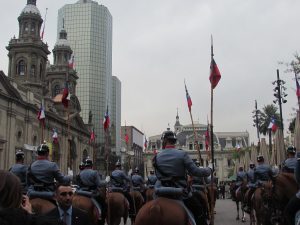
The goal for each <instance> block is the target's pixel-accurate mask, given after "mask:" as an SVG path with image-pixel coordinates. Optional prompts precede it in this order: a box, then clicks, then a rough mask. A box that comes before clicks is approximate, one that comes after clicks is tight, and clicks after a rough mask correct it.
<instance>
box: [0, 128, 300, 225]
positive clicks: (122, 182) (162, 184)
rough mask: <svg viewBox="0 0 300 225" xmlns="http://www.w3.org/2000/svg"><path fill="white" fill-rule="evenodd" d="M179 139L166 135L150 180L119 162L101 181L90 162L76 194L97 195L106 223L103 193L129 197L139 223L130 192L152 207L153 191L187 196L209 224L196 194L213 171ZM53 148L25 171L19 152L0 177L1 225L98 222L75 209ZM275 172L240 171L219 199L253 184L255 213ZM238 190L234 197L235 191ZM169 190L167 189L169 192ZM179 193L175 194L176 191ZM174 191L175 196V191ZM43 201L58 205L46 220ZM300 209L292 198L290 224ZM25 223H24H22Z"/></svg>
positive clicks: (298, 161) (297, 167)
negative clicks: (39, 208) (38, 205)
mask: <svg viewBox="0 0 300 225" xmlns="http://www.w3.org/2000/svg"><path fill="white" fill-rule="evenodd" d="M176 141H177V138H176V134H175V133H174V132H172V131H170V130H168V131H165V132H164V133H163V135H162V149H163V151H161V152H160V153H159V154H157V155H155V156H154V158H153V167H154V170H151V171H150V174H149V176H148V177H147V179H146V180H144V178H143V177H142V176H141V175H140V173H139V170H138V168H136V169H134V171H133V173H132V174H131V176H128V175H126V173H125V172H124V171H123V170H122V165H121V163H120V162H119V161H118V162H117V163H116V164H115V170H114V171H112V173H111V176H110V181H109V182H107V180H101V179H100V176H99V173H98V172H97V171H95V170H93V161H92V160H91V159H90V158H87V159H85V161H84V162H82V163H81V164H80V165H79V169H80V173H79V174H78V175H77V176H76V179H75V183H76V184H77V185H78V190H77V193H76V194H80V193H83V194H85V195H86V193H92V194H91V198H94V199H95V201H96V202H97V204H96V206H97V207H98V208H99V210H100V211H101V213H102V219H103V218H105V217H106V214H107V205H106V202H105V195H104V196H103V195H101V194H100V189H101V188H105V189H107V190H108V191H111V192H114V191H118V192H121V193H123V195H124V196H125V197H126V199H127V200H128V202H129V217H131V218H132V217H134V216H135V215H136V212H135V211H134V203H133V199H132V197H131V195H130V194H129V192H130V191H131V190H132V189H135V190H138V191H139V192H140V193H141V194H142V196H143V198H144V201H146V196H145V191H146V187H147V188H155V190H159V189H160V190H163V191H161V192H156V196H170V195H171V194H170V193H166V191H169V192H170V190H172V189H167V188H166V187H168V188H170V187H172V188H175V189H176V190H177V189H180V190H182V195H181V196H180V199H181V200H182V201H183V202H184V204H185V206H186V207H187V208H188V209H189V210H190V211H191V212H192V213H193V215H194V219H195V222H196V224H197V225H200V224H201V225H202V224H206V222H207V218H204V217H203V211H201V210H200V209H201V208H203V201H202V200H201V199H199V198H198V197H196V195H195V194H193V190H194V191H195V190H197V188H200V189H203V185H204V186H205V185H206V184H208V183H210V181H209V177H210V176H211V175H212V172H213V171H212V169H211V168H209V167H207V168H203V167H200V164H199V162H194V161H193V160H192V159H191V158H190V157H189V155H188V153H187V152H185V151H182V150H179V149H177V148H176V147H175V144H176ZM287 153H288V158H287V159H286V160H285V161H284V162H283V164H282V166H281V171H282V172H288V173H294V172H295V174H296V179H297V182H298V183H300V155H299V154H297V157H295V155H296V149H295V148H294V147H289V148H288V149H287ZM48 156H49V147H48V146H47V145H46V144H42V145H40V146H39V147H38V149H37V160H36V161H35V162H33V163H32V164H31V165H29V166H27V165H24V153H23V152H22V151H21V150H19V151H17V152H16V164H15V165H13V166H12V167H11V168H10V169H9V171H4V170H1V171H0V224H3V225H14V224H20V223H22V224H25V225H26V224H49V225H51V224H65V225H72V224H78V225H79V224H83V223H84V224H86V225H92V224H93V222H92V221H91V219H90V218H89V217H88V215H87V213H86V212H83V211H82V210H80V209H77V208H76V207H73V206H72V203H73V196H74V191H73V188H72V186H71V182H72V179H71V177H69V176H64V175H63V174H62V173H61V172H60V170H59V167H58V165H57V164H56V163H55V162H51V161H49V160H48ZM273 175H274V171H273V170H272V168H271V167H270V166H269V165H267V164H266V163H265V162H264V158H263V156H258V157H257V164H256V165H255V164H254V163H251V164H250V166H249V169H248V171H244V168H243V167H240V168H239V171H238V173H237V178H236V180H235V181H234V185H233V183H230V182H220V183H219V185H218V188H217V190H218V192H217V193H218V198H221V199H226V198H230V197H232V198H233V200H234V198H235V194H234V193H235V192H237V191H238V190H239V189H240V188H241V185H242V183H243V181H244V180H247V187H248V190H249V192H248V193H247V195H245V198H246V199H247V198H248V201H245V202H246V204H245V205H244V206H243V207H244V208H245V211H249V208H250V207H251V205H250V201H249V199H250V198H251V196H252V194H253V192H254V191H255V188H256V187H257V185H259V183H260V182H264V181H267V180H272V179H273V178H272V177H273ZM188 177H193V183H192V184H193V187H192V188H191V187H190V182H189V179H188ZM229 187H233V189H234V191H232V190H231V192H230V191H229ZM164 188H165V189H164ZM175 189H174V190H175ZM174 190H172V191H174ZM33 198H43V199H47V200H49V201H50V202H52V203H54V205H55V207H54V208H53V209H52V210H50V211H49V212H47V213H46V214H43V215H41V214H37V212H34V211H33V210H32V206H31V204H30V201H29V199H33ZM299 209H300V194H299V193H298V194H297V195H296V196H295V197H294V198H292V199H291V200H290V202H289V204H288V205H287V210H286V217H287V220H288V223H289V224H293V222H294V219H293V218H294V215H295V213H296V212H297V211H298V210H299ZM21 221H22V222H21Z"/></svg>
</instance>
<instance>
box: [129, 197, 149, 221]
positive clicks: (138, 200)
mask: <svg viewBox="0 0 300 225" xmlns="http://www.w3.org/2000/svg"><path fill="white" fill-rule="evenodd" d="M130 195H131V197H132V200H133V204H134V210H135V215H137V214H138V212H139V210H140V209H141V208H142V206H143V205H144V203H145V201H144V198H143V196H142V194H141V192H139V191H131V192H130ZM134 220H135V217H132V218H131V222H132V224H134Z"/></svg>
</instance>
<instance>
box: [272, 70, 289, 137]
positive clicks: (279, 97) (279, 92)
mask: <svg viewBox="0 0 300 225" xmlns="http://www.w3.org/2000/svg"><path fill="white" fill-rule="evenodd" d="M272 84H273V85H275V84H276V85H277V86H276V87H275V88H274V90H273V91H274V92H275V93H274V96H275V98H276V99H275V100H273V102H274V103H275V104H276V103H278V105H279V112H280V128H281V130H282V132H283V118H282V103H286V102H287V100H286V99H285V97H287V94H286V93H285V92H284V91H285V90H286V87H284V86H283V85H284V84H285V81H284V80H281V79H280V78H279V70H278V69H277V80H275V81H273V82H272Z"/></svg>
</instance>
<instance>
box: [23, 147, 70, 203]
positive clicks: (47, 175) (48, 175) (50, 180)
mask: <svg viewBox="0 0 300 225" xmlns="http://www.w3.org/2000/svg"><path fill="white" fill-rule="evenodd" d="M37 154H38V157H37V160H36V161H35V162H33V163H32V164H31V165H30V166H29V167H28V173H27V182H28V186H29V187H28V194H29V196H30V197H34V195H36V194H38V195H39V196H37V197H45V198H52V196H53V192H54V189H55V187H54V184H55V183H54V181H55V180H56V181H57V182H59V183H67V182H70V178H69V177H66V176H64V175H63V174H62V173H61V172H60V170H59V168H58V165H57V164H56V163H55V162H51V161H49V160H48V157H49V147H48V146H47V145H46V144H41V145H40V146H39V147H38V148H37ZM36 191H37V192H40V193H37V192H36Z"/></svg>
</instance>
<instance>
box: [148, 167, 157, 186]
mask: <svg viewBox="0 0 300 225" xmlns="http://www.w3.org/2000/svg"><path fill="white" fill-rule="evenodd" d="M156 181H157V177H156V175H155V174H154V170H150V176H148V180H147V186H148V187H150V188H151V187H154V185H155V183H156Z"/></svg>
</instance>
